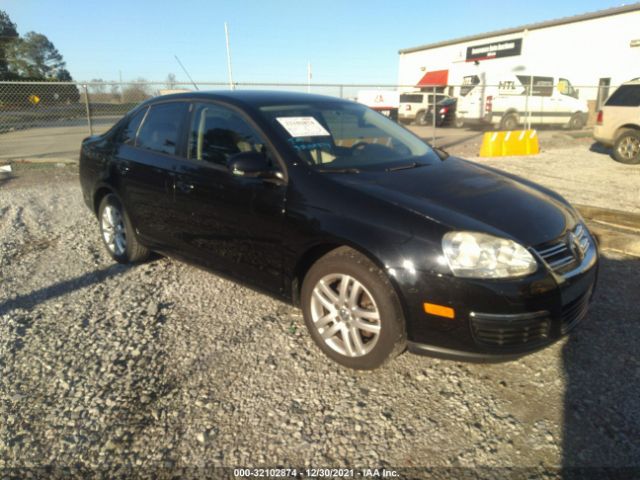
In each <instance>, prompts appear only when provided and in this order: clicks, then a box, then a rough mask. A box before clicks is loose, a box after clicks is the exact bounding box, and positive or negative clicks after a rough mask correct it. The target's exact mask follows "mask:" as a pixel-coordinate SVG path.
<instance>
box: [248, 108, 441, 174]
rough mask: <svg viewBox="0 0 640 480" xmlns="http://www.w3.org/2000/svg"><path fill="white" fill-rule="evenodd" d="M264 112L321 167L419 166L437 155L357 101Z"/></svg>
mask: <svg viewBox="0 0 640 480" xmlns="http://www.w3.org/2000/svg"><path fill="white" fill-rule="evenodd" d="M260 111H261V112H262V114H263V115H264V116H265V117H266V118H267V119H268V121H270V122H271V124H272V125H273V126H274V127H275V128H276V130H277V131H278V132H280V134H281V135H282V136H283V137H284V138H285V139H286V140H287V142H288V144H289V145H290V146H291V148H292V149H293V151H295V153H296V154H297V156H298V158H300V160H302V161H303V162H305V163H307V164H309V165H311V166H313V167H315V168H317V169H318V170H320V171H331V170H333V171H338V170H341V171H345V170H349V169H351V171H359V170H361V169H379V168H383V169H384V168H389V169H393V168H395V167H404V166H407V165H408V166H411V167H414V166H419V165H422V164H428V163H432V162H434V161H436V160H437V159H438V157H437V156H436V155H435V153H434V152H433V150H431V148H430V147H429V146H428V145H427V144H426V143H424V142H423V141H421V140H420V139H419V138H417V137H415V136H414V135H412V134H411V133H409V132H408V131H407V130H405V129H404V128H403V127H401V126H399V125H397V124H396V123H394V122H393V121H391V120H389V119H388V118H387V117H384V116H383V115H380V114H379V113H377V112H374V111H373V110H371V109H369V108H367V107H365V106H364V105H359V104H357V103H346V102H336V103H331V102H322V103H309V104H296V105H274V106H266V107H262V108H261V109H260Z"/></svg>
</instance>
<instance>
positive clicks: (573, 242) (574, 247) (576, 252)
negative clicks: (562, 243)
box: [567, 232, 584, 261]
mask: <svg viewBox="0 0 640 480" xmlns="http://www.w3.org/2000/svg"><path fill="white" fill-rule="evenodd" d="M567 246H568V247H569V250H570V251H571V254H572V255H573V256H574V257H575V258H576V259H577V260H578V261H582V259H583V258H584V250H582V247H581V246H580V239H579V238H578V236H577V235H576V234H575V233H573V232H569V234H568V235H567Z"/></svg>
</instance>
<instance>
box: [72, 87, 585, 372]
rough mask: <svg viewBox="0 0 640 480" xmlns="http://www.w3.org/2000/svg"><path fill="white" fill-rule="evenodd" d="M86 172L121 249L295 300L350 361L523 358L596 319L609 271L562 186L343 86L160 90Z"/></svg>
mask: <svg viewBox="0 0 640 480" xmlns="http://www.w3.org/2000/svg"><path fill="white" fill-rule="evenodd" d="M80 179H81V184H82V191H83V195H84V200H85V202H86V203H87V205H88V206H89V208H90V209H91V210H92V211H93V212H94V213H95V214H96V216H97V218H98V223H99V226H100V231H101V236H102V240H103V242H104V244H105V246H106V248H107V250H108V252H109V253H110V255H111V256H112V257H113V258H114V259H115V260H116V261H118V262H139V261H142V260H144V259H145V258H146V257H147V256H148V255H149V253H150V251H156V252H160V253H162V254H165V255H168V256H173V257H176V258H180V259H184V260H186V261H189V262H191V263H195V264H197V265H201V266H203V267H205V268H208V269H211V270H213V271H215V272H218V273H221V274H223V275H226V276H228V277H231V278H233V279H235V280H237V281H240V282H243V283H245V284H249V285H252V286H254V287H256V288H259V289H262V290H264V291H267V292H269V293H271V294H273V295H276V296H278V297H280V298H284V299H286V300H288V301H290V302H292V303H294V304H296V305H299V306H300V307H301V309H302V311H303V314H304V319H305V323H306V325H307V328H308V330H309V333H310V335H311V337H312V338H313V340H314V341H315V342H316V343H317V345H318V346H319V348H320V349H321V350H322V351H323V352H324V353H325V354H327V355H328V356H329V357H331V358H332V359H334V360H335V361H337V362H339V363H341V364H342V365H345V366H348V367H352V368H362V369H368V368H375V367H377V366H379V365H381V364H382V363H383V362H385V361H386V360H387V359H389V358H392V357H393V356H394V355H396V354H398V353H400V352H402V351H404V350H406V349H407V348H408V349H409V350H410V351H412V352H417V353H427V354H432V355H438V356H444V357H451V358H460V359H468V360H502V359H508V358H514V357H517V356H519V355H522V354H525V353H528V352H531V351H534V350H537V349H539V348H542V347H544V346H545V345H548V344H550V343H551V342H553V341H555V340H557V339H559V338H561V336H562V335H564V334H566V333H567V332H569V330H571V329H572V328H573V327H574V326H575V325H576V324H577V323H578V322H579V321H580V320H581V319H583V318H584V317H585V315H586V313H587V308H588V306H589V302H590V300H591V297H592V294H593V289H594V286H595V283H596V277H597V264H598V253H597V247H596V244H595V242H594V239H593V237H592V236H591V235H590V233H589V231H588V230H587V228H586V226H585V224H584V222H583V221H582V219H581V217H580V215H579V214H578V213H577V212H576V211H575V210H574V209H573V208H572V207H571V206H570V205H569V204H568V203H567V202H566V201H565V200H564V199H563V198H562V197H561V196H560V195H558V194H556V193H554V192H552V191H550V190H548V189H546V188H543V187H541V186H538V185H535V184H533V183H532V182H529V181H527V180H524V179H521V178H517V177H514V176H512V175H508V174H506V173H502V172H499V171H496V170H492V169H490V168H488V167H485V166H482V165H478V164H474V163H471V162H468V161H465V160H462V159H459V158H455V157H452V156H449V155H448V154H447V153H445V152H444V151H442V150H439V149H436V148H432V147H430V146H429V145H428V144H427V143H425V142H423V141H422V140H421V139H420V138H418V137H416V136H415V135H413V134H412V133H411V132H409V131H408V130H406V129H405V128H403V127H401V126H399V125H397V124H395V123H394V122H392V121H390V120H389V119H387V118H386V117H384V116H382V115H380V114H378V113H376V112H374V111H372V110H370V109H368V108H367V107H365V106H362V105H359V104H356V103H353V102H350V101H346V100H341V99H338V98H333V97H325V96H317V95H308V94H299V93H282V92H279V93H276V92H257V91H256V92H249V91H237V92H221V93H184V94H176V95H168V96H162V97H158V98H154V99H152V100H149V101H147V102H145V103H143V104H141V105H139V106H138V107H136V108H135V109H133V110H132V111H131V112H129V113H128V114H127V115H126V116H125V117H124V118H122V119H121V120H120V121H119V122H118V123H117V124H116V125H115V126H114V127H113V128H112V129H110V130H109V131H108V132H107V133H105V134H104V135H99V136H93V137H89V138H87V139H85V140H84V141H83V143H82V148H81V156H80ZM211 320H212V321H216V319H215V314H212V319H211Z"/></svg>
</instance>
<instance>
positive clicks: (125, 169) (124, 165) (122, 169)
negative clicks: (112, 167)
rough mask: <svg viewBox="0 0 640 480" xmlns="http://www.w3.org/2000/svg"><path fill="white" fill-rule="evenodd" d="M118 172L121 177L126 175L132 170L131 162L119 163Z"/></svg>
mask: <svg viewBox="0 0 640 480" xmlns="http://www.w3.org/2000/svg"><path fill="white" fill-rule="evenodd" d="M117 168H118V172H120V174H121V175H126V174H127V173H128V172H129V170H131V166H130V165H129V162H123V161H119V162H118V167H117Z"/></svg>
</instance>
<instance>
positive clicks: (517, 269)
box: [442, 232, 538, 278]
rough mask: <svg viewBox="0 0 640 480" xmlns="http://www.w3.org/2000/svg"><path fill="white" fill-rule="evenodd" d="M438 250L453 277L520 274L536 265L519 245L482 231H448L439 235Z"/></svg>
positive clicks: (494, 276) (515, 275)
mask: <svg viewBox="0 0 640 480" xmlns="http://www.w3.org/2000/svg"><path fill="white" fill-rule="evenodd" d="M442 250H443V251H444V256H445V258H446V259H447V262H448V263H449V267H450V268H451V271H452V272H453V274H454V275H455V276H456V277H467V278H509V277H522V276H524V275H529V274H530V273H533V272H535V271H536V269H537V267H538V266H537V263H536V261H535V259H534V258H533V256H532V255H531V254H530V253H529V252H528V251H527V250H526V249H525V248H524V247H523V246H522V245H520V244H518V243H516V242H514V241H512V240H507V239H506V238H499V237H494V236H493V235H487V234H485V233H475V232H449V233H447V234H445V235H444V237H442Z"/></svg>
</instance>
